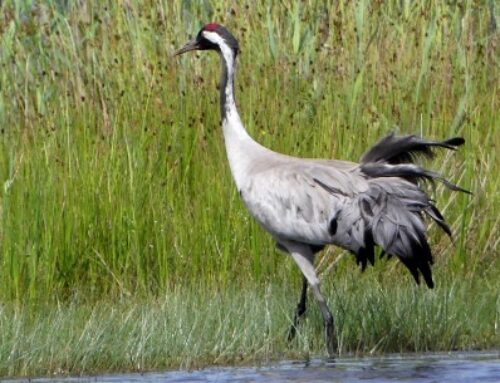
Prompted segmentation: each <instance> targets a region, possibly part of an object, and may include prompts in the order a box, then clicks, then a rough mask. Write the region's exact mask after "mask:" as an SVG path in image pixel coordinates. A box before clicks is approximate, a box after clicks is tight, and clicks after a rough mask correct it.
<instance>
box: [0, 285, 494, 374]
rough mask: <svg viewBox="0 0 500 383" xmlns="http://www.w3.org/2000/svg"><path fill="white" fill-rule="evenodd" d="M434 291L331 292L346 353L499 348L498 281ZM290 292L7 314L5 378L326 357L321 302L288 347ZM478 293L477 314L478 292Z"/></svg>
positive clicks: (2, 324) (0, 321)
mask: <svg viewBox="0 0 500 383" xmlns="http://www.w3.org/2000/svg"><path fill="white" fill-rule="evenodd" d="M484 287H485V286H484V284H481V285H475V286H474V285H470V284H469V283H465V284H464V283H459V282H450V284H445V285H443V286H442V287H440V288H437V289H436V290H435V291H427V292H422V291H421V290H419V289H417V288H415V287H414V286H412V285H409V286H406V287H397V286H392V287H387V285H386V284H385V285H382V284H381V283H380V282H377V281H376V280H375V279H374V278H369V277H368V278H367V279H366V280H363V281H361V283H357V282H355V281H346V280H343V281H342V282H341V283H339V284H337V285H336V286H335V287H334V288H332V286H328V287H327V288H326V291H327V292H328V295H329V296H330V303H331V304H332V307H333V310H334V313H335V315H336V319H337V329H336V330H337V336H338V338H339V340H340V345H339V352H340V354H342V355H345V354H346V353H354V354H356V355H357V354H361V353H362V354H379V353H383V352H413V351H415V352H423V351H428V350H433V351H448V350H457V349H461V350H462V349H482V348H490V347H495V346H498V344H499V341H500V339H499V334H498V330H497V329H496V327H497V326H498V320H499V301H498V296H497V293H496V291H497V290H498V287H499V286H498V281H496V282H495V283H490V284H487V287H489V288H488V289H485V288H484ZM289 291H290V289H289V288H287V287H286V286H283V285H274V284H269V285H267V286H265V288H263V289H259V290H250V291H244V290H235V291H234V292H231V293H230V292H215V291H208V292H206V291H185V290H184V291H183V290H176V291H170V292H168V294H166V295H165V296H163V297H158V298H157V299H155V300H134V301H130V300H126V301H121V302H116V301H109V300H101V301H99V302H98V303H96V304H93V305H88V304H80V303H79V302H72V303H69V304H65V305H50V306H47V307H44V306H42V307H38V308H37V309H33V308H30V309H29V310H28V309H27V308H26V307H19V306H15V305H4V306H2V307H1V308H0V375H24V376H26V375H31V376H33V375H53V374H80V373H86V374H89V373H95V372H101V373H102V372H105V371H107V372H109V371H123V370H129V371H147V370H159V369H166V368H178V367H182V368H196V367H203V366H207V365H214V364H219V365H220V364H222V365H227V364H249V363H252V364H254V363H259V362H265V361H269V360H270V359H284V358H306V357H308V356H315V355H321V354H324V352H325V350H324V339H323V336H322V334H323V331H322V329H323V324H322V320H321V317H320V314H319V312H318V310H316V307H315V306H314V307H313V309H312V310H310V312H309V313H308V315H307V317H306V320H305V321H304V322H303V323H302V324H301V326H300V327H299V333H298V337H297V339H296V340H295V341H294V342H292V343H290V344H288V343H287V341H286V335H287V331H288V329H289V326H290V323H291V317H290V316H291V314H292V306H293V304H294V303H295V301H294V300H292V299H291V297H290V293H289ZM471 294H474V297H475V298H474V303H473V304H472V307H473V308H474V309H473V310H471V309H470V307H471V302H470V296H471Z"/></svg>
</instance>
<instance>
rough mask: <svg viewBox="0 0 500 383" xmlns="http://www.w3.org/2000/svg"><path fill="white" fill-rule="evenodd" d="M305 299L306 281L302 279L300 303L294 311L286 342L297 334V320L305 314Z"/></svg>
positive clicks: (304, 278)
mask: <svg viewBox="0 0 500 383" xmlns="http://www.w3.org/2000/svg"><path fill="white" fill-rule="evenodd" d="M306 299H307V279H306V277H302V292H301V293H300V301H299V304H298V305H297V308H296V309H295V314H294V317H293V324H292V326H290V331H289V332H288V341H289V342H290V341H292V340H293V338H295V334H296V332H297V326H298V325H299V320H300V318H301V317H302V315H304V313H305V312H306Z"/></svg>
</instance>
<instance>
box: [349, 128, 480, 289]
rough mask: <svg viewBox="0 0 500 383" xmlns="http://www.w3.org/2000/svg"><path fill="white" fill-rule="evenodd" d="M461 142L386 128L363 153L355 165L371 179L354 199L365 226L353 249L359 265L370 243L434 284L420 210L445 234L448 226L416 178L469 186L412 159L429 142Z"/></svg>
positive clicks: (428, 152) (451, 145)
mask: <svg viewBox="0 0 500 383" xmlns="http://www.w3.org/2000/svg"><path fill="white" fill-rule="evenodd" d="M463 143H464V139H463V138H461V137H454V138H451V139H448V140H445V141H429V140H425V139H422V138H418V137H416V136H411V135H407V136H400V137H397V136H395V135H394V134H392V133H391V134H389V135H388V136H386V137H384V138H382V139H381V140H380V141H379V142H378V143H377V144H375V145H374V146H373V147H372V148H371V149H370V150H368V152H366V153H365V154H364V155H363V157H362V158H361V166H360V168H361V171H362V172H363V173H364V174H365V176H366V177H367V178H368V180H369V185H370V187H369V189H368V190H367V191H366V192H365V193H362V194H361V195H360V196H359V197H358V198H357V201H356V202H357V203H358V204H359V205H358V206H359V209H360V213H361V216H362V217H363V220H364V222H365V228H366V229H365V231H366V233H365V246H364V247H363V248H361V249H360V251H359V252H358V253H357V254H356V255H357V259H358V262H359V263H360V264H361V265H362V266H363V267H364V266H365V265H366V262H367V260H368V261H370V262H371V261H372V259H373V246H374V245H379V246H380V247H382V249H383V251H384V252H385V253H387V254H388V255H389V256H393V255H394V256H397V257H398V258H399V259H400V260H401V261H402V262H403V263H404V265H405V266H406V267H407V268H408V269H409V271H410V272H411V274H412V275H413V277H414V279H415V281H416V282H417V283H418V282H419V276H420V275H422V276H423V277H424V280H425V282H426V284H427V285H428V286H429V287H430V288H432V287H433V286H434V282H433V280H432V272H431V265H432V262H433V260H432V254H431V249H430V246H429V244H428V242H427V235H426V228H425V225H424V221H423V214H425V215H427V216H428V217H430V218H431V219H432V220H434V222H436V224H437V225H438V226H439V227H440V228H441V229H442V230H443V231H444V232H446V234H448V235H449V236H450V237H451V230H450V228H449V226H448V225H447V224H446V222H445V219H444V217H443V215H442V214H441V212H440V211H439V210H438V208H437V207H436V206H435V205H434V204H433V202H432V200H431V199H430V197H429V196H428V195H427V194H426V192H424V191H423V190H422V189H421V188H420V187H419V185H418V184H419V181H421V180H425V181H431V182H432V181H434V180H438V181H440V182H442V183H443V184H444V185H445V186H447V187H448V188H450V189H451V190H454V191H461V192H465V193H470V192H469V191H467V190H465V189H462V188H461V187H459V186H456V185H454V184H453V183H451V182H449V181H448V180H446V179H445V178H444V177H443V176H441V175H440V174H438V173H436V172H433V171H430V170H427V169H424V168H422V167H420V166H418V165H415V164H414V163H413V162H414V161H415V159H416V157H417V156H418V155H423V156H425V157H428V158H432V157H433V155H434V153H433V151H432V149H433V148H436V147H439V148H446V149H451V150H454V149H455V147H457V146H460V145H462V144H463ZM371 263H373V262H371Z"/></svg>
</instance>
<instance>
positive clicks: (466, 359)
mask: <svg viewBox="0 0 500 383" xmlns="http://www.w3.org/2000/svg"><path fill="white" fill-rule="evenodd" d="M9 382H10V383H13V382H28V381H27V380H10V381H9ZM29 382H30V383H48V382H57V383H87V382H89V383H90V382H103V383H118V382H123V383H132V382H151V383H160V382H172V383H187V382H221V383H229V382H246V383H251V382H255V383H271V382H273V383H280V382H338V383H341V382H349V383H357V382H364V383H367V382H369V383H382V382H409V383H430V382H435V383H452V382H453V383H470V382H478V383H479V382H480V383H500V351H499V352H488V353H485V352H478V353H449V354H413V355H388V356H383V357H369V358H368V357H367V358H338V359H336V360H335V361H326V360H323V359H312V360H309V361H293V360H288V361H282V362H278V363H273V364H269V365H265V366H260V367H217V368H215V367H214V368H206V369H201V370H194V371H168V372H161V373H145V374H120V375H106V376H94V377H78V378H57V379H48V378H43V379H31V380H29Z"/></svg>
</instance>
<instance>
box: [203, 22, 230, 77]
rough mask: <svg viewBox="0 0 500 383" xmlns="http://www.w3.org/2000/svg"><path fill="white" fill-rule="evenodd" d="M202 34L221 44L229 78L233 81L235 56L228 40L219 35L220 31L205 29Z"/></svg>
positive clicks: (209, 39)
mask: <svg viewBox="0 0 500 383" xmlns="http://www.w3.org/2000/svg"><path fill="white" fill-rule="evenodd" d="M202 35H203V37H205V38H206V39H207V40H208V41H211V42H212V43H214V44H217V45H218V46H219V48H220V51H221V53H222V55H223V56H224V60H225V61H226V64H227V71H228V75H229V79H231V81H232V78H231V74H233V71H234V56H233V51H232V49H231V48H230V47H229V46H228V45H227V43H226V41H225V40H224V39H223V38H222V37H220V36H219V34H218V33H215V32H208V31H203V32H202Z"/></svg>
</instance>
